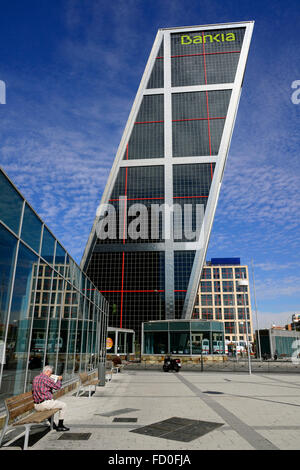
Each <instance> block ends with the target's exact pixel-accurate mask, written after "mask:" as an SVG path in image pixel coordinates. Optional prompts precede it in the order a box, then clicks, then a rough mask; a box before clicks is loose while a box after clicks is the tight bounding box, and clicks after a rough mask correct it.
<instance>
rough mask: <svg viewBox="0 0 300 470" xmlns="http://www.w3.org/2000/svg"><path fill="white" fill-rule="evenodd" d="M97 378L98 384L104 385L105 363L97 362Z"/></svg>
mask: <svg viewBox="0 0 300 470" xmlns="http://www.w3.org/2000/svg"><path fill="white" fill-rule="evenodd" d="M98 379H99V386H100V387H104V386H105V363H104V362H99V364H98Z"/></svg>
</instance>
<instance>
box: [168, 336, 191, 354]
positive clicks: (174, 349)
mask: <svg viewBox="0 0 300 470" xmlns="http://www.w3.org/2000/svg"><path fill="white" fill-rule="evenodd" d="M170 343H171V344H170V350H171V353H172V354H190V332H188V333H183V332H176V333H173V332H171V333H170Z"/></svg>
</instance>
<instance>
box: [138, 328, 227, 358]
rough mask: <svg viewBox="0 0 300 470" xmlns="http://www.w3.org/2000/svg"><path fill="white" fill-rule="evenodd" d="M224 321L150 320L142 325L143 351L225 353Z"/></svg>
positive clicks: (146, 352) (152, 353)
mask: <svg viewBox="0 0 300 470" xmlns="http://www.w3.org/2000/svg"><path fill="white" fill-rule="evenodd" d="M224 353H225V335H224V324H223V323H222V322H218V321H205V320H203V321H199V320H169V321H150V322H147V323H143V326H142V354H143V355H146V354H151V355H155V354H159V355H161V354H180V355H199V354H224Z"/></svg>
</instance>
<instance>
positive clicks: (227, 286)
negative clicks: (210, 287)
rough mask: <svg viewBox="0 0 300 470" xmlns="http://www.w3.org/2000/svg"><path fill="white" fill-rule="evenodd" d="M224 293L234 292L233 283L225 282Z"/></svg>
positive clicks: (223, 283)
mask: <svg viewBox="0 0 300 470" xmlns="http://www.w3.org/2000/svg"><path fill="white" fill-rule="evenodd" d="M222 286H223V292H233V281H223V282H222Z"/></svg>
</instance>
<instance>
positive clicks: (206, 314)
mask: <svg viewBox="0 0 300 470" xmlns="http://www.w3.org/2000/svg"><path fill="white" fill-rule="evenodd" d="M201 317H202V319H203V320H213V318H214V316H213V309H212V308H202V314H201Z"/></svg>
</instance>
